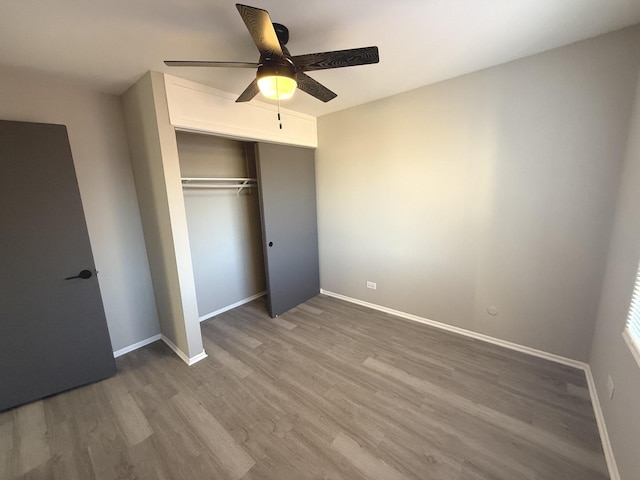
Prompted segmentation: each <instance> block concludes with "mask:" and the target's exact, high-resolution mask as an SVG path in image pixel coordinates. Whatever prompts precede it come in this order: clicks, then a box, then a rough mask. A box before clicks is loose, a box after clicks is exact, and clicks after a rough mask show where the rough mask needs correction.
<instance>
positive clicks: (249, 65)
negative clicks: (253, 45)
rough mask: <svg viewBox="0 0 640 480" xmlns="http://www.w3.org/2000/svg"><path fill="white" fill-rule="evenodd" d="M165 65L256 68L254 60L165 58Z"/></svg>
mask: <svg viewBox="0 0 640 480" xmlns="http://www.w3.org/2000/svg"><path fill="white" fill-rule="evenodd" d="M164 63H165V65H167V66H169V67H228V68H257V67H258V65H259V64H258V63H255V62H213V61H206V60H203V61H200V60H165V61H164Z"/></svg>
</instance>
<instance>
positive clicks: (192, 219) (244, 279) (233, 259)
mask: <svg viewBox="0 0 640 480" xmlns="http://www.w3.org/2000/svg"><path fill="white" fill-rule="evenodd" d="M176 139H177V144H178V156H179V160H180V172H181V177H182V189H183V195H184V203H185V211H186V217H187V228H188V234H189V245H190V248H191V258H192V263H193V275H194V281H195V287H196V297H197V304H198V316H199V319H200V321H204V320H207V319H209V318H212V317H214V316H216V315H218V314H220V313H223V312H225V311H227V310H230V309H232V308H235V307H237V306H240V305H242V304H244V303H247V302H250V301H252V300H254V299H256V298H259V297H261V296H264V295H266V290H267V288H266V279H265V263H264V252H263V246H262V243H263V242H262V227H261V217H260V201H259V195H258V186H257V173H256V159H255V147H254V144H252V143H247V142H242V141H238V140H232V139H228V138H223V137H217V136H213V135H206V134H198V133H189V132H182V131H176Z"/></svg>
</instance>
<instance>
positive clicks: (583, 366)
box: [320, 288, 621, 480]
mask: <svg viewBox="0 0 640 480" xmlns="http://www.w3.org/2000/svg"><path fill="white" fill-rule="evenodd" d="M320 293H322V294H323V295H327V296H328V297H334V298H337V299H339V300H344V301H345V302H350V303H354V304H356V305H361V306H363V307H367V308H371V309H372V310H378V311H380V312H384V313H388V314H391V315H394V316H396V317H399V318H404V319H406V320H411V321H413V322H418V323H423V324H425V325H429V326H431V327H435V328H439V329H441V330H446V331H448V332H453V333H457V334H459V335H464V336H465V337H470V338H474V339H476V340H481V341H483V342H487V343H492V344H494V345H498V346H501V347H504V348H508V349H510V350H515V351H518V352H522V353H526V354H528V355H533V356H535V357H540V358H544V359H546V360H550V361H552V362H556V363H560V364H562V365H567V366H570V367H574V368H577V369H579V370H582V371H584V374H585V377H586V379H587V385H588V387H589V395H590V397H591V405H592V406H593V411H594V414H595V417H596V423H597V424H598V431H599V433H600V441H601V442H602V449H603V450H604V457H605V460H606V461H607V468H608V469H609V477H611V480H621V479H620V473H619V472H618V466H617V464H616V459H615V457H614V455H613V448H612V446H611V441H610V439H609V433H608V432H607V425H606V424H605V421H604V414H603V412H602V406H601V405H600V399H599V397H598V392H597V390H596V384H595V382H594V379H593V375H592V373H591V367H589V364H588V363H585V362H580V361H578V360H573V359H572V358H567V357H563V356H561V355H556V354H554V353H549V352H545V351H543V350H538V349H535V348H531V347H527V346H525V345H520V344H518V343H514V342H509V341H507V340H501V339H499V338H495V337H491V336H489V335H484V334H482V333H477V332H472V331H471V330H466V329H464V328H460V327H454V326H453V325H447V324H446V323H441V322H436V321H435V320H429V319H428V318H423V317H419V316H417V315H413V314H411V313H406V312H401V311H399V310H394V309H392V308H387V307H383V306H382V305H376V304H375V303H369V302H365V301H364V300H358V299H357V298H352V297H347V296H346V295H340V294H339V293H334V292H330V291H328V290H325V289H323V288H321V289H320Z"/></svg>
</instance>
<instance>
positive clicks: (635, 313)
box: [624, 264, 640, 365]
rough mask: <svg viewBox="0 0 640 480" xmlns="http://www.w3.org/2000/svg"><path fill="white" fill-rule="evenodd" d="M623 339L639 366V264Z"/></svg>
mask: <svg viewBox="0 0 640 480" xmlns="http://www.w3.org/2000/svg"><path fill="white" fill-rule="evenodd" d="M624 337H625V339H626V340H627V343H628V344H629V347H630V348H631V352H632V353H633V356H634V357H635V358H636V360H637V361H638V364H639V365H640V264H639V265H638V271H637V272H636V283H635V285H634V286H633V295H632V296H631V306H630V307H629V315H628V316H627V327H626V328H625V331H624Z"/></svg>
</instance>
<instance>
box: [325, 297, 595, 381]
mask: <svg viewBox="0 0 640 480" xmlns="http://www.w3.org/2000/svg"><path fill="white" fill-rule="evenodd" d="M320 293H323V294H324V295H327V296H329V297H334V298H338V299H340V300H344V301H346V302H350V303H355V304H357V305H362V306H363V307H367V308H371V309H373V310H378V311H380V312H384V313H389V314H391V315H395V316H396V317H400V318H404V319H406V320H411V321H413V322H418V323H424V324H425V325H429V326H431V327H435V328H439V329H441V330H447V331H449V332H453V333H457V334H459V335H464V336H465V337H470V338H475V339H476V340H482V341H483V342H487V343H493V344H494V345H499V346H501V347H505V348H508V349H510V350H516V351H518V352H522V353H527V354H529V355H533V356H534V357H540V358H544V359H546V360H551V361H552V362H556V363H561V364H562V365H567V366H569V367H574V368H578V369H580V370H585V369H586V368H587V367H588V365H587V364H586V363H584V362H581V361H579V360H574V359H572V358H567V357H563V356H561V355H556V354H555V353H549V352H545V351H543V350H538V349H536V348H531V347H527V346H525V345H520V344H518V343H514V342H509V341H507V340H502V339H500V338H495V337H491V336H489V335H484V334H483V333H477V332H473V331H471V330H466V329H464V328H460V327H454V326H453V325H447V324H446V323H441V322H436V321H435V320H429V319H428V318H423V317H419V316H418V315H413V314H411V313H406V312H401V311H400V310H394V309H392V308H387V307H383V306H382V305H376V304H375V303H369V302H365V301H363V300H358V299H357V298H352V297H347V296H345V295H340V294H339V293H333V292H329V291H327V290H324V289H322V288H321V289H320Z"/></svg>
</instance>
